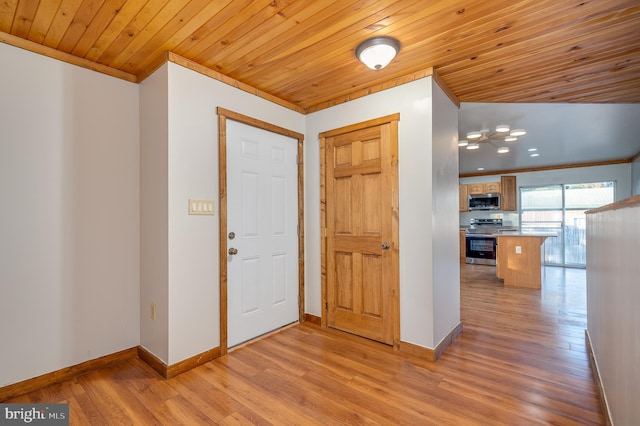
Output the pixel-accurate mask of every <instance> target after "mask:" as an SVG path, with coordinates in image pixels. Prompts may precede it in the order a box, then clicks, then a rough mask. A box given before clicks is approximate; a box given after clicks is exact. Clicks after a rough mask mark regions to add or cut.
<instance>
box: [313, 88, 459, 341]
mask: <svg viewBox="0 0 640 426" xmlns="http://www.w3.org/2000/svg"><path fill="white" fill-rule="evenodd" d="M434 87H435V88H436V89H434ZM434 91H438V93H437V94H436V95H434V94H433V93H434ZM439 91H440V89H439V88H437V86H435V85H434V84H433V80H432V79H431V78H430V77H429V78H425V79H421V80H417V81H414V82H412V83H408V84H404V85H402V86H398V87H395V88H393V89H388V90H385V91H382V92H378V93H375V94H372V95H369V96H366V97H364V98H360V99H356V100H354V101H351V102H347V103H344V104H340V105H337V106H334V107H331V108H327V109H324V110H321V111H318V112H316V113H313V114H309V115H307V130H306V144H305V220H306V227H305V242H306V246H305V254H306V257H305V286H306V294H305V301H306V309H305V311H306V312H308V313H310V314H313V315H317V316H320V315H321V282H320V263H321V262H320V158H319V155H320V147H319V139H318V134H319V133H321V132H324V131H327V130H332V129H335V128H339V127H343V126H347V125H351V124H354V123H358V122H362V121H366V120H369V119H373V118H378V117H382V116H385V115H389V114H394V113H398V112H399V113H400V122H399V129H398V132H399V135H398V137H399V147H398V149H399V185H400V192H399V202H400V328H401V330H400V334H401V339H402V340H403V341H405V342H409V343H414V344H416V345H420V346H424V347H429V348H434V347H435V344H436V343H437V342H438V341H439V340H440V339H441V338H442V337H443V336H441V335H439V334H438V335H436V331H435V324H436V321H435V319H434V304H435V300H434V298H435V297H439V299H441V300H438V302H440V301H442V302H447V303H450V302H451V301H450V299H455V292H457V291H459V275H456V274H459V263H458V262H459V260H458V258H459V254H458V251H457V250H458V242H457V241H456V239H457V238H458V223H457V220H455V218H457V215H456V212H457V211H458V203H457V199H456V200H455V202H452V201H451V200H449V199H448V198H449V195H444V192H439V191H447V190H450V189H451V188H453V191H454V194H457V192H456V191H455V190H456V189H457V175H458V163H457V151H452V150H451V149H450V146H449V145H448V144H449V143H450V142H452V141H453V140H454V139H455V138H456V137H457V126H455V127H452V125H453V123H454V122H455V120H456V119H457V111H456V110H455V107H453V110H452V109H451V107H450V106H447V105H444V106H443V104H444V103H445V102H444V101H443V98H442V96H444V95H442V94H441V93H440V92H439ZM434 99H435V100H434ZM434 105H436V106H437V107H438V108H446V111H447V112H444V111H443V112H442V115H439V117H440V118H442V119H444V120H445V121H444V122H443V124H442V125H440V124H438V126H437V129H436V130H434V128H433V126H432V114H433V108H434ZM449 114H453V115H454V116H455V117H454V118H449ZM434 134H436V136H437V137H436V138H435V139H434V138H433V135H434ZM436 143H437V144H438V146H439V147H440V146H442V148H434V144H436ZM440 143H442V144H444V145H439V144H440ZM456 149H457V148H456ZM434 155H435V157H434ZM441 156H442V157H443V158H440V157H441ZM441 160H442V161H443V163H442V168H441V169H438V170H434V169H433V168H432V164H433V163H438V162H439V161H441ZM449 174H451V176H449ZM436 182H442V183H444V187H442V188H436V187H435V186H434V183H436ZM456 197H457V195H456ZM434 203H436V206H435V207H434ZM434 208H435V210H434ZM434 215H435V216H434ZM452 217H453V218H454V221H453V222H454V223H453V224H450V225H452V226H451V228H452V229H453V231H452V232H451V234H450V236H449V237H442V238H441V236H440V235H436V236H434V226H435V224H436V223H439V222H440V220H442V219H443V218H447V219H450V218H452ZM434 242H441V243H444V244H445V247H446V250H445V252H444V253H449V252H450V253H449V255H450V256H451V259H447V260H446V261H445V262H447V264H448V263H451V264H452V268H451V269H449V270H448V273H447V268H442V269H440V270H439V274H438V277H437V278H438V281H439V283H441V284H442V285H443V286H442V287H441V288H440V289H441V290H443V292H444V293H447V291H446V290H444V288H445V287H444V285H446V284H445V283H450V284H451V286H450V288H449V290H450V292H451V293H449V294H448V295H446V296H445V295H443V294H440V293H438V292H437V291H436V290H435V289H434V254H433V251H434V247H433V243H434ZM438 249H439V248H438ZM438 260H440V259H438ZM456 279H457V280H456ZM456 302H457V304H455V305H452V306H448V305H446V304H443V305H442V307H441V308H442V310H449V309H450V310H451V314H450V315H449V317H457V320H456V321H455V323H454V324H451V325H450V326H449V327H448V329H447V331H448V330H449V329H451V328H452V327H453V326H455V324H457V322H458V321H459V315H460V312H459V296H458V300H457V301H456ZM451 303H452V302H451ZM449 317H448V318H447V319H446V320H445V321H443V323H442V324H440V323H438V330H437V333H441V329H442V328H447V327H445V326H444V324H445V323H449V322H451V318H449Z"/></svg>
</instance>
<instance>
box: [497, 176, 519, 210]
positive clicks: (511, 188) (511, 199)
mask: <svg viewBox="0 0 640 426" xmlns="http://www.w3.org/2000/svg"><path fill="white" fill-rule="evenodd" d="M500 186H501V187H502V188H501V189H502V195H501V197H502V198H501V200H500V203H501V204H502V205H501V209H500V210H502V211H505V212H515V211H518V194H517V192H516V190H517V187H516V177H515V176H501V177H500Z"/></svg>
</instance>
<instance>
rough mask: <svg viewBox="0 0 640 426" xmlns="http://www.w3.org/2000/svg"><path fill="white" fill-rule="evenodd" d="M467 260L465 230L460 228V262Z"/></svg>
mask: <svg viewBox="0 0 640 426" xmlns="http://www.w3.org/2000/svg"><path fill="white" fill-rule="evenodd" d="M466 261H467V232H466V231H465V230H463V229H461V230H460V263H466Z"/></svg>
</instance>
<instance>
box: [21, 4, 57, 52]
mask: <svg viewBox="0 0 640 426" xmlns="http://www.w3.org/2000/svg"><path fill="white" fill-rule="evenodd" d="M58 7H60V1H41V2H40V5H39V6H38V11H37V12H36V15H35V16H34V18H33V23H32V24H31V29H30V30H29V35H28V36H27V39H29V40H31V41H33V42H34V43H42V42H43V41H44V38H45V37H46V36H47V31H48V30H49V27H50V26H51V23H52V22H53V18H54V17H55V16H56V12H57V11H58Z"/></svg>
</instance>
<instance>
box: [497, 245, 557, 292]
mask: <svg viewBox="0 0 640 426" xmlns="http://www.w3.org/2000/svg"><path fill="white" fill-rule="evenodd" d="M550 236H555V235H552V234H520V233H513V234H498V235H496V237H497V239H498V241H497V245H498V248H497V254H496V275H497V277H498V278H499V279H501V280H504V285H505V286H510V287H527V288H541V287H542V276H543V269H542V268H543V267H544V241H545V240H546V239H547V237H550Z"/></svg>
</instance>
